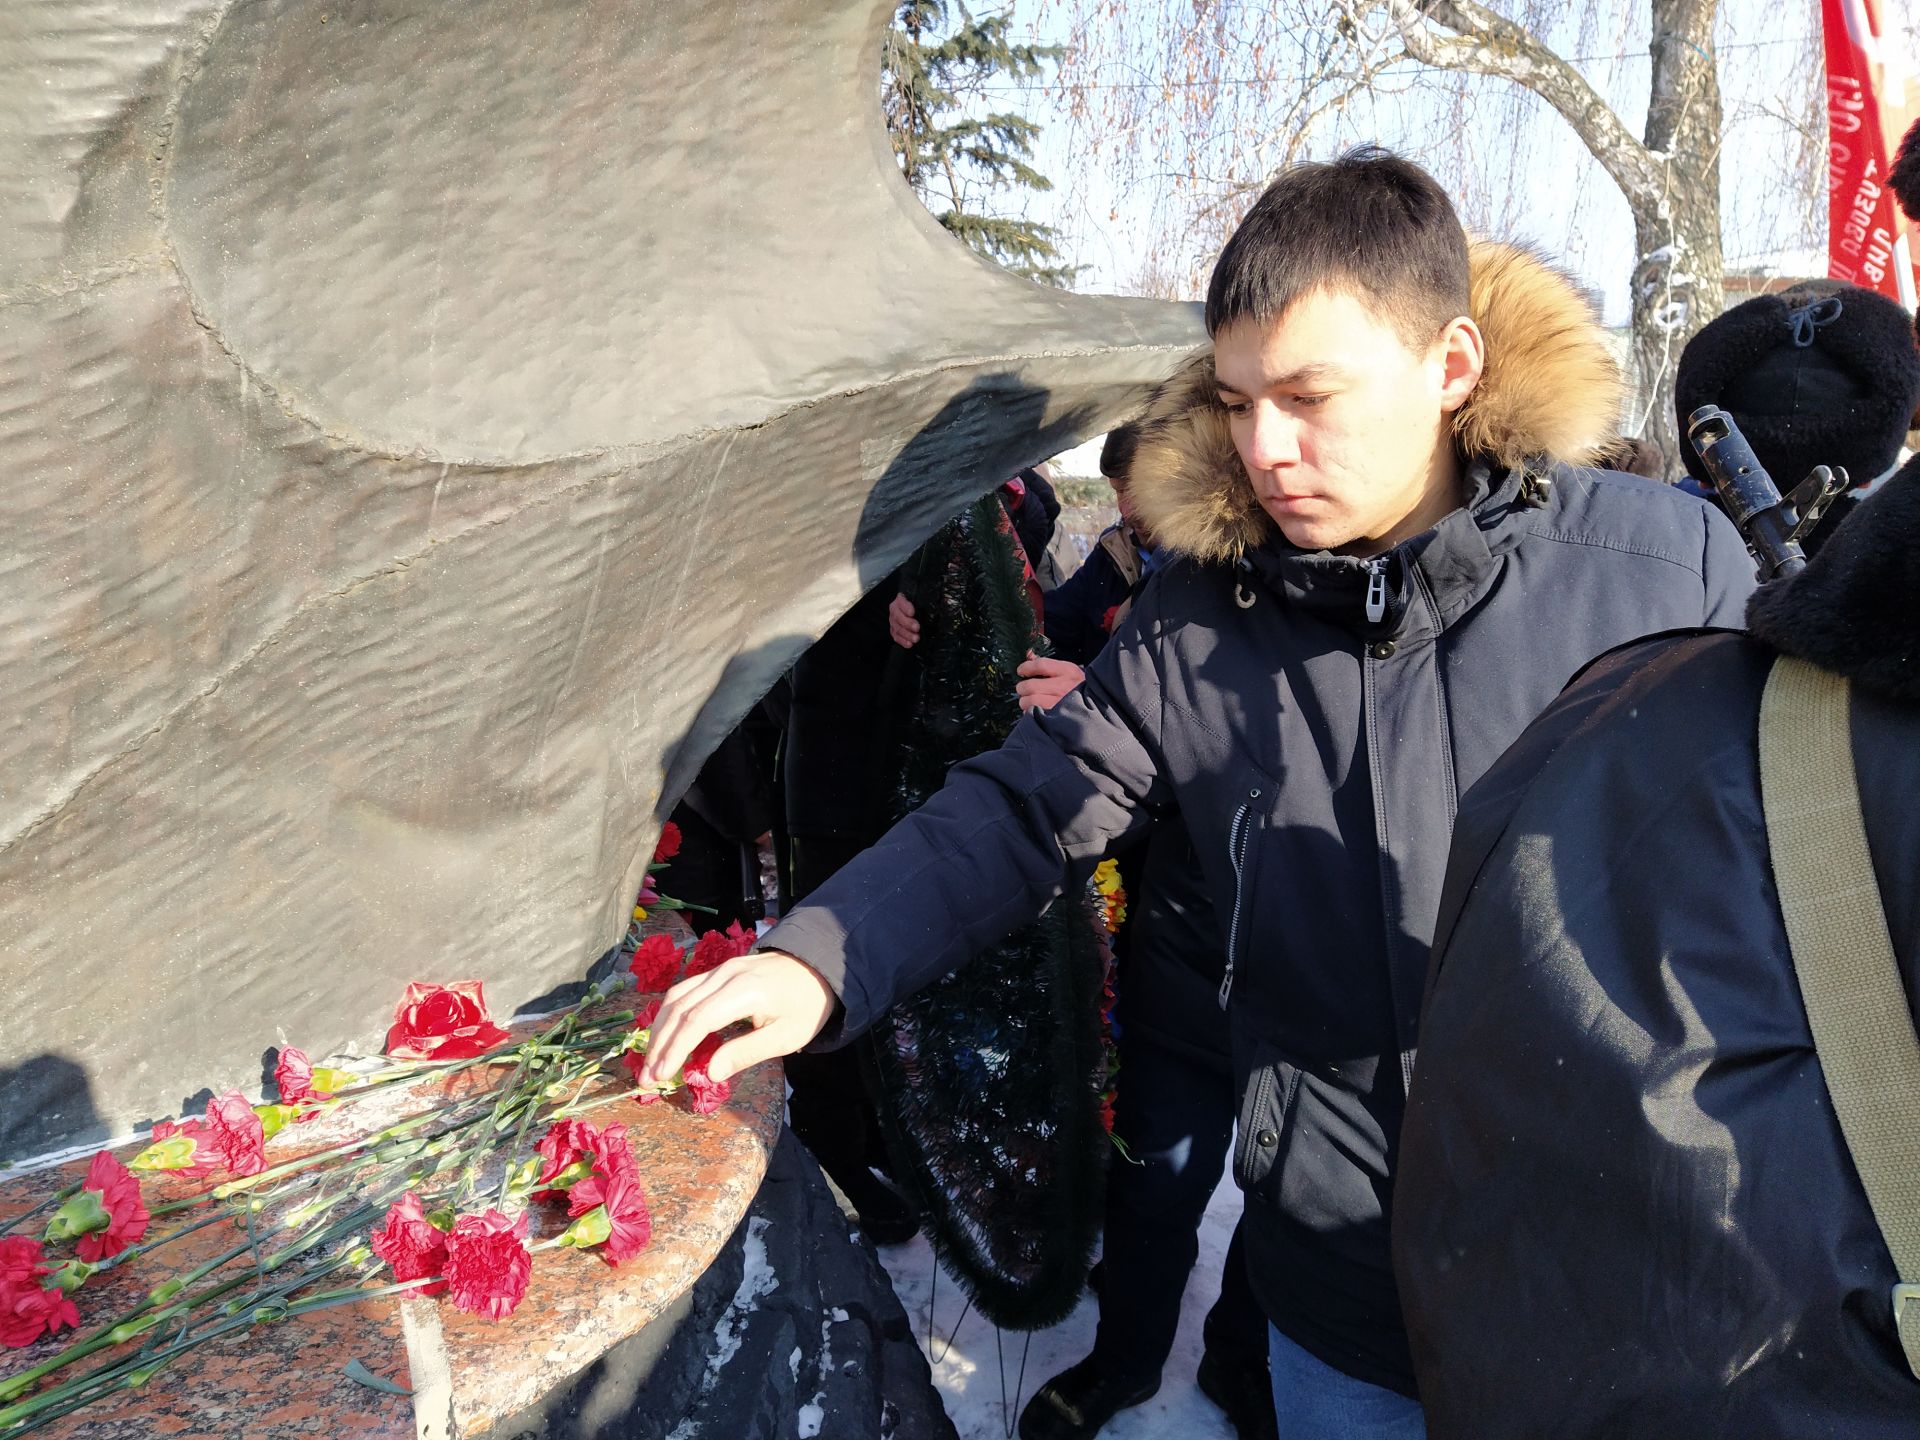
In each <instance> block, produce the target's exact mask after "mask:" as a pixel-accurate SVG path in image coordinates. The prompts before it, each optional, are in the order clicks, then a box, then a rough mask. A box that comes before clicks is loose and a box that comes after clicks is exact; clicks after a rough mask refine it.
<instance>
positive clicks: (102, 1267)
mask: <svg viewBox="0 0 1920 1440" xmlns="http://www.w3.org/2000/svg"><path fill="white" fill-rule="evenodd" d="M233 1218H234V1217H233V1216H232V1214H231V1213H230V1212H228V1211H226V1210H217V1211H215V1212H214V1213H213V1214H211V1215H203V1216H201V1217H200V1218H199V1219H198V1220H195V1221H194V1222H193V1223H192V1224H191V1225H183V1226H181V1227H180V1228H179V1229H178V1230H169V1231H168V1232H167V1233H166V1234H165V1235H162V1236H161V1237H160V1238H159V1239H157V1240H145V1241H142V1242H141V1243H140V1244H138V1245H129V1246H128V1247H127V1248H126V1249H124V1250H122V1251H121V1252H120V1253H119V1254H118V1255H113V1256H110V1257H108V1258H107V1259H105V1260H102V1261H100V1262H99V1263H98V1264H96V1265H95V1266H94V1270H93V1273H94V1274H95V1275H96V1276H98V1275H104V1274H106V1273H107V1271H109V1270H112V1269H115V1268H116V1267H118V1266H121V1265H125V1264H126V1263H127V1262H128V1261H130V1260H134V1259H138V1258H139V1257H140V1256H142V1255H151V1254H152V1253H153V1252H154V1251H156V1250H158V1249H159V1248H160V1247H161V1246H163V1245H171V1244H172V1243H173V1242H174V1241H176V1240H178V1239H180V1238H182V1237H183V1236H186V1235H191V1234H193V1233H194V1232H195V1231H196V1230H204V1229H206V1228H207V1226H209V1225H217V1224H218V1223H219V1222H220V1221H222V1220H231V1219H233Z"/></svg>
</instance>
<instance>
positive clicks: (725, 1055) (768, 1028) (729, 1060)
mask: <svg viewBox="0 0 1920 1440" xmlns="http://www.w3.org/2000/svg"><path fill="white" fill-rule="evenodd" d="M788 1028H789V1027H788V1025H787V1024H786V1022H785V1021H781V1020H776V1021H774V1022H773V1023H772V1024H770V1025H763V1026H761V1027H760V1028H759V1029H758V1030H749V1031H748V1032H747V1033H746V1034H744V1035H736V1036H734V1037H733V1039H731V1040H729V1041H727V1043H726V1044H724V1045H722V1046H721V1047H720V1048H719V1049H718V1050H716V1051H714V1052H713V1059H712V1060H711V1061H710V1062H709V1063H708V1065H707V1074H708V1076H709V1077H710V1078H712V1079H714V1080H731V1079H732V1078H733V1077H734V1076H736V1075H738V1074H739V1073H740V1072H741V1071H742V1070H746V1069H749V1068H751V1067H752V1066H755V1065H758V1064H759V1063H760V1062H761V1061H763V1060H777V1059H779V1058H780V1057H781V1056H783V1055H791V1054H792V1053H793V1052H794V1051H796V1050H798V1049H799V1048H800V1046H802V1045H804V1044H806V1043H807V1040H810V1039H812V1038H813V1037H812V1036H807V1037H805V1038H804V1039H802V1040H800V1041H798V1042H797V1043H794V1044H788V1043H787V1041H786V1040H785V1038H784V1033H785V1031H786V1030H787V1029H788Z"/></svg>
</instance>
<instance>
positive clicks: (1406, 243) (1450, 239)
mask: <svg viewBox="0 0 1920 1440" xmlns="http://www.w3.org/2000/svg"><path fill="white" fill-rule="evenodd" d="M1322 288H1331V289H1335V290H1340V289H1345V290H1350V291H1352V292H1354V293H1355V294H1356V295H1358V296H1359V298H1361V299H1363V300H1365V301H1367V302H1368V303H1369V304H1371V305H1372V306H1373V308H1374V309H1375V310H1376V311H1377V312H1378V314H1379V316H1380V318H1381V319H1382V320H1384V321H1386V322H1387V323H1388V324H1390V325H1392V326H1393V327H1394V329H1395V330H1397V331H1398V332H1399V334H1400V338H1401V339H1402V340H1404V341H1405V342H1406V344H1407V346H1408V348H1409V349H1420V350H1424V349H1425V348H1426V346H1427V345H1428V344H1429V343H1430V342H1431V341H1432V340H1433V338H1434V336H1436V335H1438V334H1439V333H1440V330H1441V328H1442V327H1443V326H1445V325H1446V324H1447V322H1448V321H1450V320H1452V319H1454V318H1455V317H1456V316H1459V315H1465V314H1466V313H1467V304H1468V288H1467V236H1466V232H1465V231H1463V230H1462V229H1461V228H1460V217H1459V216H1458V215H1456V214H1455V213H1454V209H1453V202H1452V201H1451V200H1449V199H1448V198H1447V195H1446V192H1445V191H1444V190H1442V189H1441V188H1440V186H1439V184H1438V183H1437V182H1436V181H1435V180H1434V178H1433V177H1432V176H1431V175H1429V174H1428V173H1427V172H1426V171H1425V170H1422V169H1421V168H1420V167H1419V166H1418V165H1416V164H1414V163H1413V162H1412V161H1411V160H1403V159H1401V158H1400V157H1399V156H1398V155H1394V154H1392V153H1390V152H1388V151H1386V150H1382V149H1381V148H1379V147H1378V146H1376V145H1363V146H1361V147H1360V148H1358V149H1356V150H1349V151H1348V152H1347V153H1346V154H1344V155H1342V156H1341V157H1340V158H1339V159H1338V160H1331V161H1327V162H1325V163H1323V164H1313V165H1296V166H1294V167H1293V168H1292V169H1290V170H1286V171H1283V172H1282V173H1281V174H1280V176H1279V177H1278V178H1277V179H1276V180H1274V182H1273V183H1272V184H1271V185H1269V186H1267V188H1266V191H1265V192H1264V193H1263V194H1262V195H1261V196H1260V198H1259V199H1258V200H1257V201H1255V202H1254V206H1253V208H1252V209H1251V210H1249V211H1248V212H1247V215H1246V218H1245V219H1244V220H1242V221H1241V222H1240V225H1239V228H1238V229H1236V230H1235V231H1234V232H1233V235H1232V237H1231V238H1230V239H1229V240H1228V241H1227V243H1226V246H1225V248H1224V249H1222V250H1221V252H1220V258H1219V259H1218V260H1217V261H1215V262H1214V266H1213V279H1212V280H1211V281H1210V282H1209V283H1208V285H1207V333H1208V334H1209V335H1217V334H1219V333H1220V331H1221V330H1222V329H1223V328H1224V327H1226V326H1228V325H1231V324H1233V323H1235V322H1236V321H1239V320H1252V321H1253V322H1255V323H1256V324H1260V325H1266V324H1271V323H1272V322H1273V321H1274V320H1276V319H1278V318H1279V317H1280V316H1282V315H1284V314H1285V313H1286V312H1287V309H1288V307H1289V306H1291V305H1292V304H1293V303H1294V301H1296V300H1298V299H1299V298H1300V297H1301V296H1303V295H1307V294H1310V293H1312V292H1313V291H1315V290H1318V289H1322Z"/></svg>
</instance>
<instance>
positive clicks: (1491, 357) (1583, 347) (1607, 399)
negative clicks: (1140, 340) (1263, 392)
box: [1130, 241, 1625, 561]
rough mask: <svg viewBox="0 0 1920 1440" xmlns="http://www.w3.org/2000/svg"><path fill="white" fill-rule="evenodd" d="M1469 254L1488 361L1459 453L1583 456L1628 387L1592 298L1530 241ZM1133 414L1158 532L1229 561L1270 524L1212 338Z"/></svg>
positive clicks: (1143, 495)
mask: <svg viewBox="0 0 1920 1440" xmlns="http://www.w3.org/2000/svg"><path fill="white" fill-rule="evenodd" d="M1469 256H1470V262H1471V265H1472V297H1471V302H1470V304H1471V309H1472V315H1473V319H1474V321H1475V322H1476V323H1477V324H1478V325H1479V326H1480V330H1481V333H1482V334H1483V335H1484V336H1485V338H1486V350H1487V364H1486V371H1485V373H1484V374H1483V375H1482V376H1481V378H1480V384H1479V385H1478V387H1476V388H1475V390H1474V392H1473V395H1472V397H1471V398H1470V399H1469V400H1468V401H1467V403H1466V404H1465V405H1464V406H1462V407H1461V409H1460V411H1459V413H1458V414H1457V415H1456V416H1455V417H1454V433H1455V435H1456V437H1457V439H1458V441H1459V445H1460V450H1461V453H1462V454H1463V455H1466V456H1469V457H1480V456H1484V457H1487V458H1490V459H1492V460H1494V461H1495V462H1496V463H1498V464H1499V465H1501V466H1503V467H1507V468H1514V467H1523V466H1524V467H1535V468H1538V467H1541V466H1542V465H1543V464H1546V463H1551V462H1554V461H1560V462H1564V463H1567V464H1576V465H1577V464H1583V463H1586V462H1587V461H1588V460H1589V459H1591V457H1592V456H1593V454H1594V453H1595V452H1596V451H1597V450H1598V449H1599V448H1600V447H1601V446H1603V445H1605V444H1606V443H1607V442H1608V441H1609V440H1611V439H1613V438H1614V436H1615V435H1617V434H1618V433H1619V422H1620V412H1621V406H1622V403H1623V399H1624V396H1625V390H1624V388H1623V386H1622V384H1621V379H1620V368H1619V366H1618V365H1617V364H1615V363H1614V359H1613V355H1612V353H1611V352H1610V351H1609V349H1608V348H1607V342H1606V338H1605V336H1604V334H1603V332H1602V331H1601V329H1600V327H1599V324H1598V322H1597V321H1596V320H1595V319H1594V316H1593V312H1592V310H1591V308H1590V307H1589V306H1588V304H1587V302H1586V300H1585V298H1584V297H1582V295H1581V294H1580V292H1579V291H1578V290H1577V289H1575V287H1574V285H1573V282H1572V281H1571V280H1569V279H1567V277H1566V276H1564V275H1562V274H1561V273H1560V272H1559V271H1557V270H1555V269H1553V268H1552V267H1551V266H1550V265H1548V264H1547V263H1546V262H1545V261H1543V260H1541V259H1540V258H1539V257H1538V256H1536V255H1534V254H1532V253H1531V252H1529V251H1526V250H1523V249H1520V248H1519V247H1517V246H1513V245H1504V244H1496V243H1494V242H1491V241H1480V242H1477V243H1475V244H1474V245H1473V246H1472V247H1471V250H1470V252H1469ZM1139 423H1140V426H1141V431H1140V440H1139V446H1138V448H1137V449H1136V451H1135V453H1134V459H1133V464H1132V466H1131V469H1130V480H1131V487H1130V488H1131V490H1132V492H1133V499H1134V503H1135V504H1136V505H1137V506H1138V507H1139V511H1140V517H1141V520H1142V521H1143V522H1144V523H1145V524H1146V525H1147V527H1148V528H1149V529H1150V530H1151V531H1152V532H1153V534H1154V536H1155V537H1156V538H1157V539H1158V541H1159V542H1160V543H1161V544H1164V545H1166V546H1168V547H1169V548H1171V549H1173V550H1176V551H1179V552H1180V553H1182V554H1185V555H1190V556H1192V557H1193V558H1194V559H1196V560H1202V561H1232V560H1236V559H1238V558H1239V557H1240V556H1241V555H1242V554H1244V553H1245V552H1246V551H1247V550H1249V549H1253V548H1256V547H1257V546H1259V545H1260V544H1261V543H1262V542H1263V541H1265V540H1267V539H1268V538H1269V537H1271V536H1273V535H1275V534H1277V533H1278V530H1277V527H1276V526H1275V525H1274V523H1273V521H1272V520H1271V519H1269V518H1268V516H1267V514H1266V512H1265V511H1264V510H1262V509H1261V508H1260V504H1259V501H1257V500H1256V499H1255V498H1254V494H1253V487H1252V486H1251V485H1250V484H1249V483H1248V482H1247V476H1246V472H1245V470H1244V469H1242V468H1241V465H1240V458H1239V456H1238V455H1237V454H1236V453H1235V452H1234V448H1233V437H1232V435H1231V434H1230V433H1229V431H1228V429H1227V412H1226V410H1225V408H1224V407H1223V406H1222V405H1221V404H1220V401H1219V399H1218V397H1217V395H1216V393H1215V386H1214V378H1213V353H1212V351H1211V350H1205V351H1201V352H1200V353H1198V354H1196V355H1194V356H1193V357H1192V358H1191V359H1189V360H1188V361H1187V362H1186V363H1185V364H1184V365H1183V366H1182V367H1181V368H1180V369H1179V371H1177V372H1176V373H1175V374H1174V376H1173V378H1172V379H1170V380H1168V381H1167V382H1166V384H1164V385H1163V386H1161V387H1160V389H1159V391H1158V392H1156V393H1155V395H1154V397H1153V399H1152V400H1151V401H1150V402H1149V404H1148V406H1147V409H1146V411H1145V412H1144V413H1143V414H1142V415H1141V416H1140V420H1139Z"/></svg>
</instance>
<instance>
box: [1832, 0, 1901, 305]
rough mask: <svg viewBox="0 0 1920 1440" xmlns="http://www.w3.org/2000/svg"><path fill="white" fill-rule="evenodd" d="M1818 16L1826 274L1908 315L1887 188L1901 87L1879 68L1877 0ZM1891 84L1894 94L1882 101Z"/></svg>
mask: <svg viewBox="0 0 1920 1440" xmlns="http://www.w3.org/2000/svg"><path fill="white" fill-rule="evenodd" d="M1820 11H1821V20H1822V23H1823V26H1824V28H1825V31H1826V53H1827V225H1828V236H1827V274H1828V275H1830V276H1831V277H1833V278H1834V279H1836V280H1845V281H1848V282H1850V283H1852V284H1855V285H1863V286H1865V287H1866V288H1867V289H1869V290H1877V291H1879V292H1880V293H1881V294H1882V295H1885V296H1886V297H1887V298H1888V299H1890V300H1897V301H1899V302H1900V303H1901V304H1903V305H1905V306H1906V307H1907V308H1908V309H1909V310H1911V309H1913V308H1914V272H1913V256H1912V245H1911V242H1910V240H1909V239H1908V237H1907V236H1906V234H1905V233H1904V232H1903V228H1902V224H1901V219H1900V214H1899V211H1898V210H1897V209H1896V207H1895V205H1894V202H1893V192H1892V191H1890V190H1888V189H1887V164H1888V155H1889V151H1890V148H1891V147H1890V146H1889V143H1888V133H1889V132H1888V124H1889V122H1892V121H1896V120H1898V119H1900V118H1903V117H1904V113H1905V110H1906V98H1905V95H1904V93H1903V89H1904V87H1903V86H1902V85H1901V82H1900V79H1899V77H1898V75H1897V73H1896V74H1895V75H1893V76H1891V77H1889V76H1887V75H1886V73H1885V69H1884V68H1883V66H1882V63H1881V61H1882V54H1883V51H1882V41H1881V35H1880V25H1879V15H1878V4H1877V0H1820ZM1896 58H1897V57H1896ZM1888 79H1891V81H1892V84H1891V86H1888V87H1886V88H1890V89H1891V90H1892V93H1891V94H1885V95H1883V85H1885V82H1886V81H1887V80H1888Z"/></svg>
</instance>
